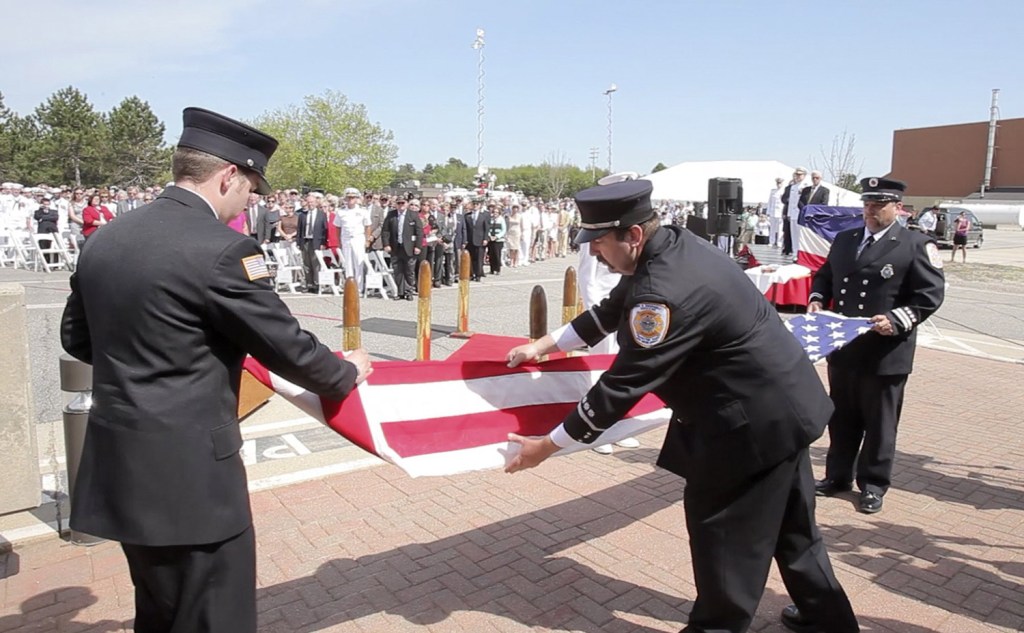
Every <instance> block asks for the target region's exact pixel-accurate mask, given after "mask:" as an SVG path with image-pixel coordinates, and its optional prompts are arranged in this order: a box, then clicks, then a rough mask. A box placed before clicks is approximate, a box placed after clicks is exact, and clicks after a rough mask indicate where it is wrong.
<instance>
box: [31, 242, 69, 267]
mask: <svg viewBox="0 0 1024 633" xmlns="http://www.w3.org/2000/svg"><path fill="white" fill-rule="evenodd" d="M44 243H47V245H45V246H44ZM32 245H33V246H35V257H36V260H37V266H42V267H43V270H45V271H46V272H52V271H54V270H61V269H64V270H71V265H70V262H69V261H68V259H67V253H66V252H65V251H64V249H63V248H62V247H61V237H60V234H59V233H33V234H32ZM51 256H52V257H51ZM51 259H52V260H53V261H50V260H51Z"/></svg>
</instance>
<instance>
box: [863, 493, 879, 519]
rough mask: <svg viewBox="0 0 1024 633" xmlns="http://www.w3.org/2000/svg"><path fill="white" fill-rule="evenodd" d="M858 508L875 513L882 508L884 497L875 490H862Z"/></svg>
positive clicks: (865, 512)
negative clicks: (874, 491)
mask: <svg viewBox="0 0 1024 633" xmlns="http://www.w3.org/2000/svg"><path fill="white" fill-rule="evenodd" d="M857 509H858V510H860V511H861V512H863V513H864V514H874V513H876V512H878V511H879V510H881V509H882V497H881V496H879V495H876V494H875V493H873V492H862V493H860V501H859V502H858V503H857Z"/></svg>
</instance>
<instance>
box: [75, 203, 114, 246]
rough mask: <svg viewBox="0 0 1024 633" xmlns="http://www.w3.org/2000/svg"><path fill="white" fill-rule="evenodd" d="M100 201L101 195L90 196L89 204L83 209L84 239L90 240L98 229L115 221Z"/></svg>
mask: <svg viewBox="0 0 1024 633" xmlns="http://www.w3.org/2000/svg"><path fill="white" fill-rule="evenodd" d="M100 201H101V196H100V194H98V193H94V194H92V195H91V196H89V200H88V204H87V205H86V207H85V208H84V209H82V238H83V239H89V236H90V235H92V234H93V233H95V232H96V229H98V228H100V227H101V226H104V225H105V224H107V223H108V222H112V221H113V220H114V215H113V214H112V213H110V210H108V209H107V208H106V207H105V206H103V205H102V204H101V202H100Z"/></svg>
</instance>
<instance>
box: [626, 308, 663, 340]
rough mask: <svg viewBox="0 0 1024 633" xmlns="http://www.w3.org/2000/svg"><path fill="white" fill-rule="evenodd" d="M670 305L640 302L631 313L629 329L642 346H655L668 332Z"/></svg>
mask: <svg viewBox="0 0 1024 633" xmlns="http://www.w3.org/2000/svg"><path fill="white" fill-rule="evenodd" d="M668 324H669V310H668V306H666V305H662V304H660V303H638V304H636V305H635V306H633V309H632V310H631V311H630V313H629V329H630V331H632V333H633V340H634V341H636V344H637V345H639V346H640V347H654V346H655V345H657V344H658V343H660V342H662V341H664V340H665V335H666V334H668Z"/></svg>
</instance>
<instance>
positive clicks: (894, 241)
mask: <svg viewBox="0 0 1024 633" xmlns="http://www.w3.org/2000/svg"><path fill="white" fill-rule="evenodd" d="M861 186H862V187H863V195H862V196H861V198H862V200H863V201H864V228H862V229H853V230H849V231H843V232H842V233H840V234H839V235H837V236H836V239H835V241H834V242H832V249H831V250H830V251H829V254H828V260H827V261H826V262H825V264H824V265H823V266H822V267H821V268H820V269H819V270H818V272H817V273H816V274H815V275H814V281H813V283H812V287H811V294H810V297H809V299H810V303H809V304H808V306H807V311H808V312H816V311H818V310H821V309H822V307H823V306H828V305H829V304H831V305H832V309H833V310H834V311H835V312H838V313H839V314H843V315H845V316H851V317H868V318H869V319H870V321H871V324H872V331H871V332H866V333H865V334H863V335H861V336H859V337H857V338H855V339H854V340H853V341H851V342H850V344H849V345H847V346H845V347H843V348H842V349H839V350H837V351H835V352H833V353H832V354H831V355H830V356H829V357H828V381H829V386H830V394H831V396H832V402H833V403H835V412H834V413H833V414H832V419H831V420H829V423H828V435H829V448H828V458H827V460H826V462H825V478H824V479H823V480H821V481H819V482H818V483H817V490H818V494H820V495H825V496H830V495H833V494H836V493H837V492H845V491H847V490H850V489H851V487H852V482H853V481H854V480H856V482H857V487H858V488H859V489H860V491H861V494H860V501H859V509H860V511H861V512H865V513H869V514H870V513H874V512H878V511H879V510H881V509H882V497H883V496H884V495H885V492H886V491H887V490H888V489H889V484H890V478H891V475H892V464H893V459H894V457H895V454H896V426H897V425H898V424H899V419H900V410H901V409H902V408H903V390H904V387H906V384H907V375H908V374H910V372H911V370H912V368H913V363H914V349H915V348H916V345H917V326H919V325H920V324H921V323H923V322H924V320H925V319H927V318H928V317H929V316H931V314H932V313H933V312H935V311H936V310H938V309H939V306H940V305H942V299H943V296H944V294H945V281H944V279H943V275H942V258H940V257H939V250H938V247H937V246H936V245H935V242H934V239H933V238H932V237H930V236H928V235H926V234H923V233H919V232H917V231H910V230H907V229H905V228H903V226H902V225H900V223H899V222H897V221H896V217H897V215H898V213H899V211H900V210H901V209H902V208H903V203H902V202H901V200H902V197H903V191H904V190H905V189H906V185H904V184H903V183H902V182H900V181H898V180H889V179H886V178H865V179H864V180H862V181H861ZM858 451H859V453H860V456H859V457H858Z"/></svg>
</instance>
